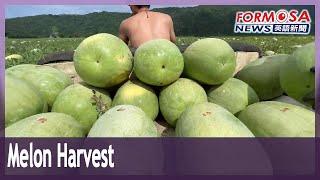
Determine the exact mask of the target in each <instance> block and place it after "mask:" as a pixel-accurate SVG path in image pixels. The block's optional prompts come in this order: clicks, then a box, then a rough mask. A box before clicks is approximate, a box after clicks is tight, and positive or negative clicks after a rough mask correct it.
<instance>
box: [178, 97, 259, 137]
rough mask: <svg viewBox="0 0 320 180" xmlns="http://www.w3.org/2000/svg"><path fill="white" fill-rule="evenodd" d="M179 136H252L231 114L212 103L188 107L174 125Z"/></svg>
mask: <svg viewBox="0 0 320 180" xmlns="http://www.w3.org/2000/svg"><path fill="white" fill-rule="evenodd" d="M176 135H177V136H180V137H254V136H253V134H252V133H251V131H250V130H249V129H248V128H247V127H246V126H245V125H244V124H243V123H242V122H241V121H240V120H239V119H237V118H236V117H235V116H234V115H233V114H231V113H230V112H229V111H227V110H226V109H224V108H222V107H221V106H219V105H217V104H213V103H209V102H206V103H200V104H196V105H193V106H190V107H188V108H187V109H186V110H185V111H184V112H183V113H182V115H181V117H180V118H179V120H178V122H177V125H176Z"/></svg>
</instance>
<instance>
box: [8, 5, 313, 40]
mask: <svg viewBox="0 0 320 180" xmlns="http://www.w3.org/2000/svg"><path fill="white" fill-rule="evenodd" d="M282 8H286V9H298V10H301V9H308V10H309V12H310V14H311V16H312V17H313V19H312V22H313V23H314V22H315V21H314V14H315V10H314V6H289V5H287V6H196V7H184V8H176V7H171V8H160V9H153V10H154V11H158V12H163V13H166V14H169V15H170V16H171V17H172V19H173V21H174V27H175V31H176V34H177V35H178V36H217V35H234V33H233V29H234V19H235V14H236V11H246V10H250V11H256V10H278V9H282ZM129 16H130V14H129V13H118V12H95V13H90V14H86V15H39V16H30V17H21V18H12V19H6V21H5V24H6V30H5V31H6V36H7V37H13V38H39V37H49V36H50V35H51V34H52V31H53V27H55V30H59V37H87V36H89V35H93V34H97V33H102V32H107V33H110V34H113V35H118V28H119V25H120V23H121V21H122V20H124V19H126V18H128V17H129ZM311 33H312V34H314V24H313V26H312V28H311Z"/></svg>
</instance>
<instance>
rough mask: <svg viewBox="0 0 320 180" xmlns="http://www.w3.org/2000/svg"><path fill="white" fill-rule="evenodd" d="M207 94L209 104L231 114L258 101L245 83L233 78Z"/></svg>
mask: <svg viewBox="0 0 320 180" xmlns="http://www.w3.org/2000/svg"><path fill="white" fill-rule="evenodd" d="M207 94H208V100H209V102H212V103H215V104H218V105H220V106H222V107H224V108H225V109H227V110H228V111H230V112H231V113H232V114H236V113H237V112H239V111H241V110H243V109H244V108H246V107H247V106H248V105H249V104H252V103H256V102H258V101H259V97H258V95H257V94H256V92H255V91H254V90H253V89H252V88H251V87H250V86H249V85H248V84H247V83H245V82H243V81H241V80H239V79H235V78H230V79H228V80H227V81H226V82H224V83H223V84H222V85H221V86H218V87H213V88H211V89H210V90H209V91H208V92H207Z"/></svg>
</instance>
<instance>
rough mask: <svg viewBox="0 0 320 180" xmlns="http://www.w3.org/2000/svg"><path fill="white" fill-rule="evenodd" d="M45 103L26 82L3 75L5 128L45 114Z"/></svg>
mask: <svg viewBox="0 0 320 180" xmlns="http://www.w3.org/2000/svg"><path fill="white" fill-rule="evenodd" d="M47 109H48V108H47V103H46V101H45V100H44V98H43V97H42V95H41V93H40V92H39V91H38V90H37V89H36V88H35V87H34V86H32V85H31V84H29V83H28V82H26V81H24V80H22V79H19V78H17V77H14V76H13V75H10V74H6V75H5V126H6V127H7V126H9V125H11V124H12V123H15V122H17V121H19V120H21V119H23V118H26V117H29V116H32V115H34V114H38V113H42V112H47Z"/></svg>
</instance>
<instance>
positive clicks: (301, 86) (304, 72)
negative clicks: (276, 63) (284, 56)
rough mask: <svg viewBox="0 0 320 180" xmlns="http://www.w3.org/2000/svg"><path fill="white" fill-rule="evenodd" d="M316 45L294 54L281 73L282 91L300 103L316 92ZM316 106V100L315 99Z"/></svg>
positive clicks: (300, 49) (310, 45) (308, 46)
mask: <svg viewBox="0 0 320 180" xmlns="http://www.w3.org/2000/svg"><path fill="white" fill-rule="evenodd" d="M315 50H316V49H315V43H314V42H313V43H309V44H307V45H304V46H302V47H300V48H298V49H297V50H295V51H294V52H293V54H292V55H291V56H290V57H289V58H288V60H287V62H286V65H285V66H283V67H282V68H281V71H280V83H281V87H282V89H283V90H284V91H285V92H286V93H287V94H288V95H289V96H290V97H293V98H294V99H296V100H298V101H301V102H302V101H308V100H307V99H305V98H306V97H307V96H309V94H310V93H313V96H314V91H315V72H314V71H313V70H312V68H314V67H315ZM313 104H314V99H313Z"/></svg>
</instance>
